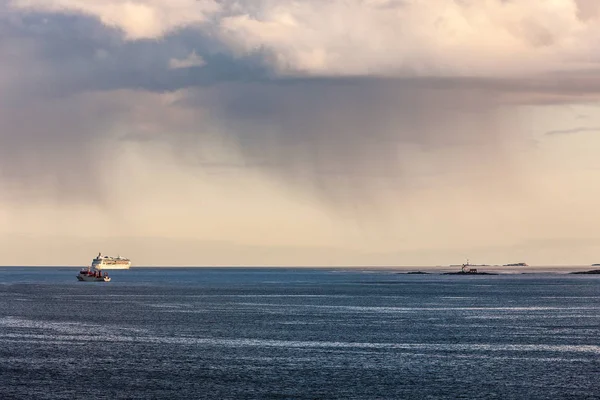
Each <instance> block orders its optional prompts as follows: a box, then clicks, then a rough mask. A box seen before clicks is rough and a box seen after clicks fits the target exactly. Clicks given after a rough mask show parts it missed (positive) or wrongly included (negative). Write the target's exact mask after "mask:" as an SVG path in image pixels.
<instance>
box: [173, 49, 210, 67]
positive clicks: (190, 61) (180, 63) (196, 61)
mask: <svg viewBox="0 0 600 400" xmlns="http://www.w3.org/2000/svg"><path fill="white" fill-rule="evenodd" d="M205 65H206V61H204V59H203V58H202V57H200V56H199V55H198V54H196V52H195V51H193V52H191V53H190V54H189V55H188V56H187V57H186V58H182V59H178V58H171V59H170V60H169V68H171V69H179V68H192V67H203V66H205Z"/></svg>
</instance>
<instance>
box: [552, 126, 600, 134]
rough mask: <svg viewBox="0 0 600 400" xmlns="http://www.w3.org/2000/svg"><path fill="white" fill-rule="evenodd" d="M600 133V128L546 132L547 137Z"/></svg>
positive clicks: (583, 127) (581, 127)
mask: <svg viewBox="0 0 600 400" xmlns="http://www.w3.org/2000/svg"><path fill="white" fill-rule="evenodd" d="M599 131H600V127H585V126H580V127H577V128H571V129H556V130H552V131H548V132H546V135H567V134H571V133H584V132H599Z"/></svg>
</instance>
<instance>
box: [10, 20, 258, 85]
mask: <svg viewBox="0 0 600 400" xmlns="http://www.w3.org/2000/svg"><path fill="white" fill-rule="evenodd" d="M0 43H1V46H2V47H0V52H3V53H4V54H3V58H10V57H11V54H10V53H8V54H7V52H8V51H10V52H12V53H14V52H21V53H23V51H24V50H26V51H27V52H28V55H29V56H30V57H31V58H30V59H29V60H27V61H29V62H30V63H34V64H36V65H38V66H40V67H42V68H43V73H41V74H38V75H35V76H29V77H27V78H28V79H27V81H26V82H23V83H25V84H26V85H29V86H30V87H29V88H28V89H29V90H30V91H34V92H35V91H37V92H36V93H34V94H39V91H40V90H45V91H47V92H49V93H52V94H57V95H63V94H69V93H77V92H81V91H87V90H115V89H142V90H148V91H155V92H164V91H172V90H177V89H181V88H186V87H191V86H205V85H210V84H215V83H218V82H224V81H225V82H235V81H248V80H250V81H256V80H261V79H266V78H267V77H268V72H267V70H266V69H265V68H264V67H263V66H262V64H261V59H260V55H254V56H249V57H246V58H244V59H241V60H237V59H234V58H233V57H232V56H231V55H229V54H228V53H227V52H226V49H225V48H224V47H223V46H222V45H220V44H219V43H218V42H216V41H215V40H214V39H210V38H207V37H206V35H205V34H203V33H201V32H198V31H196V30H193V29H183V30H180V31H178V32H176V33H174V34H172V35H169V36H166V37H165V38H163V39H160V40H137V41H125V40H124V39H123V37H122V34H121V33H120V32H119V31H118V30H115V29H111V28H108V27H106V26H104V25H102V24H100V23H99V22H98V21H97V20H95V19H93V18H89V17H85V16H81V15H61V14H26V15H17V16H12V17H11V18H0ZM192 51H195V52H196V53H197V54H198V55H200V56H201V57H202V58H203V59H204V61H205V62H206V64H205V65H204V66H201V67H191V68H178V69H171V68H169V61H170V60H171V59H183V58H185V57H187V56H188V55H189V54H190V53H191V52H192ZM0 54H1V53H0ZM20 67H26V68H25V70H24V71H27V70H28V68H27V66H23V65H20ZM31 86H33V87H31Z"/></svg>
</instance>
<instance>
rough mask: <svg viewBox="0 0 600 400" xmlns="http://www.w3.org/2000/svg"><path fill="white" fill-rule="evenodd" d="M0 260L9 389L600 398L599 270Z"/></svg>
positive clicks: (1, 361)
mask: <svg viewBox="0 0 600 400" xmlns="http://www.w3.org/2000/svg"><path fill="white" fill-rule="evenodd" d="M77 272H78V268H70V267H62V268H59V267H45V268H25V267H3V268H0V399H600V381H599V380H598V378H599V377H600V275H570V274H567V273H564V272H560V271H550V272H548V271H546V272H543V271H542V272H539V271H537V272H535V271H534V272H532V273H519V272H513V273H500V274H498V275H477V276H461V275H442V274H440V273H438V272H435V271H430V273H427V274H407V273H406V272H407V271H403V270H393V269H387V270H377V269H360V268H353V269H342V268H330V269H325V268H314V269H312V268H139V267H138V268H136V267H132V268H131V269H130V270H128V271H110V275H111V277H112V281H111V282H108V283H96V282H78V281H77V280H76V277H75V275H76V274H77Z"/></svg>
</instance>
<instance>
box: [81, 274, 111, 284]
mask: <svg viewBox="0 0 600 400" xmlns="http://www.w3.org/2000/svg"><path fill="white" fill-rule="evenodd" d="M77 280H78V281H80V282H110V278H109V277H108V276H92V275H77Z"/></svg>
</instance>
